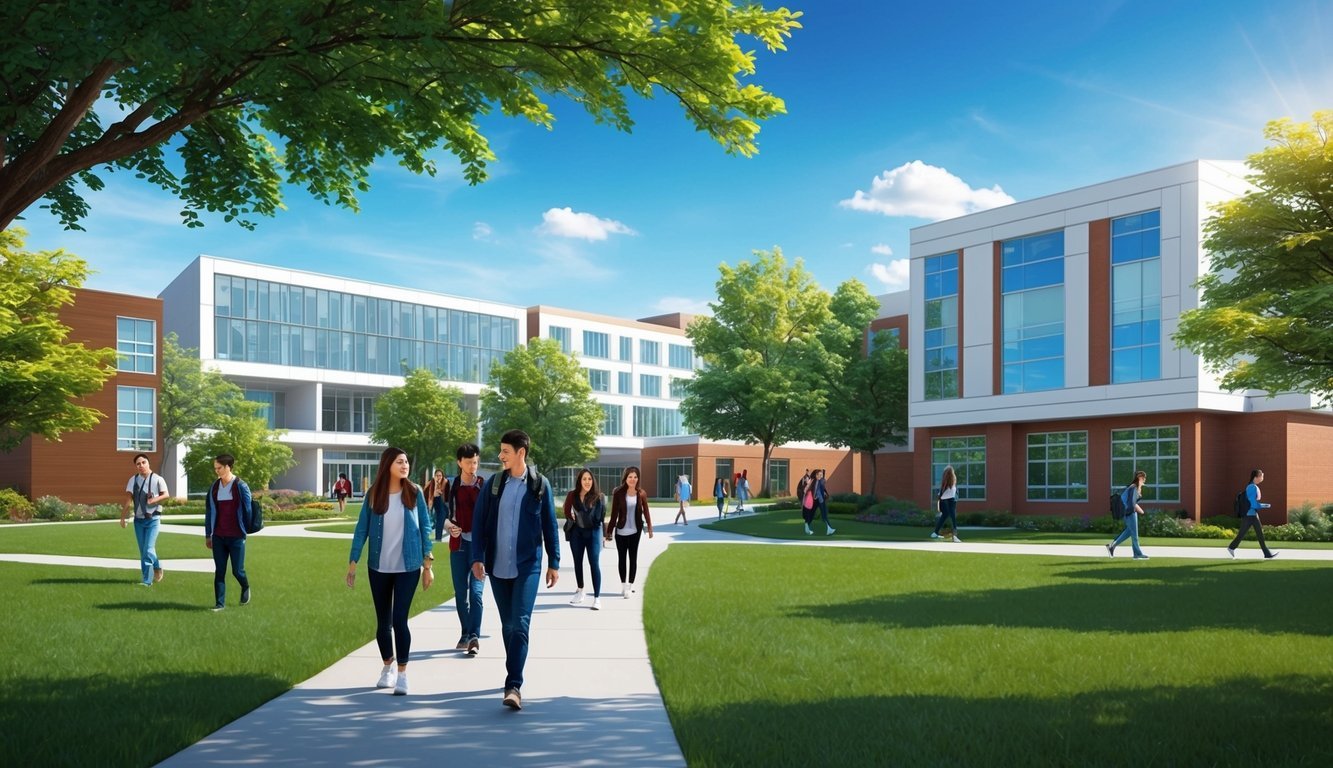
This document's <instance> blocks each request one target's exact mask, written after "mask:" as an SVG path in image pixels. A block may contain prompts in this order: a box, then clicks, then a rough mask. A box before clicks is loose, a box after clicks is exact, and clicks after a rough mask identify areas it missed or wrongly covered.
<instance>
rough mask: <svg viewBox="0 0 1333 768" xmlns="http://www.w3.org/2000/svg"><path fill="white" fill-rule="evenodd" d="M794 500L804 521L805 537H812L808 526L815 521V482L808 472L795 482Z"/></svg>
mask: <svg viewBox="0 0 1333 768" xmlns="http://www.w3.org/2000/svg"><path fill="white" fill-rule="evenodd" d="M796 500H797V501H798V502H800V504H801V519H802V520H804V521H805V535H806V536H813V535H814V533H815V532H814V531H813V530H811V529H810V524H811V523H813V522H814V521H815V481H814V480H813V479H812V478H811V477H810V470H808V469H807V470H806V471H805V473H804V474H802V475H801V479H800V480H798V481H797V482H796Z"/></svg>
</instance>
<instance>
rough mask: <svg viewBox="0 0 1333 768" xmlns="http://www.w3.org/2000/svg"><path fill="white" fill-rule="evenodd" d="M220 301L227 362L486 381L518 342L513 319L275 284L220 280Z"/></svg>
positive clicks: (217, 314)
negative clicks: (420, 373)
mask: <svg viewBox="0 0 1333 768" xmlns="http://www.w3.org/2000/svg"><path fill="white" fill-rule="evenodd" d="M213 302H214V303H213V306H214V309H213V312H214V337H213V341H214V346H215V353H214V354H216V356H217V357H218V359H220V360H245V361H248V362H253V363H270V364H274V365H288V366H300V367H306V368H327V369H334V370H343V371H356V372H359V373H379V374H389V375H402V374H403V373H404V372H406V371H409V370H413V369H416V368H425V369H427V370H430V371H432V372H434V373H435V375H436V376H439V377H440V378H443V379H448V380H451V381H467V382H474V383H480V382H485V381H487V380H489V379H490V375H491V366H492V365H495V364H497V363H499V362H500V361H501V360H503V359H504V356H505V353H507V352H508V351H509V350H511V349H513V348H514V347H515V346H517V345H518V321H517V320H516V319H514V318H511V317H498V316H495V315H485V314H481V313H477V312H464V311H460V310H452V309H444V308H441V307H429V306H425V305H421V304H412V303H409V302H401V301H390V300H388V299H380V298H376V297H374V296H356V295H353V294H349V293H341V292H339V291H324V290H317V289H314V288H304V287H302V286H299V285H286V284H284V283H275V282H270V281H267V280H255V279H251V278H243V277H232V276H230V275H217V276H215V278H214V296H213Z"/></svg>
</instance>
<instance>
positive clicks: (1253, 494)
mask: <svg viewBox="0 0 1333 768" xmlns="http://www.w3.org/2000/svg"><path fill="white" fill-rule="evenodd" d="M1263 481H1264V471H1263V470H1262V469H1256V470H1252V471H1251V472H1250V484H1249V485H1247V486H1245V490H1244V491H1242V492H1241V493H1240V494H1239V495H1237V496H1236V515H1237V516H1238V517H1240V519H1241V522H1240V530H1238V531H1236V538H1234V539H1232V540H1231V543H1230V544H1228V545H1227V554H1228V555H1230V556H1231V559H1232V560H1235V559H1236V547H1239V546H1240V543H1241V541H1243V540H1244V539H1245V533H1246V532H1247V531H1249V530H1250V528H1254V535H1255V536H1256V537H1257V538H1258V539H1259V548H1260V549H1262V550H1263V551H1264V559H1265V560H1272V559H1273V558H1275V557H1277V553H1276V552H1273V551H1272V550H1270V549H1269V548H1268V542H1266V541H1264V524H1263V523H1262V522H1260V520H1259V510H1261V509H1268V508H1269V507H1270V506H1272V505H1271V504H1265V503H1264V502H1262V501H1260V499H1261V498H1263V494H1262V493H1261V492H1260V491H1259V484H1260V483H1262V482H1263ZM1242 497H1243V500H1242Z"/></svg>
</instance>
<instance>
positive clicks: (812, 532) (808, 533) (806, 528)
mask: <svg viewBox="0 0 1333 768" xmlns="http://www.w3.org/2000/svg"><path fill="white" fill-rule="evenodd" d="M805 535H806V536H813V535H815V532H814V531H812V530H810V524H809V523H806V524H805Z"/></svg>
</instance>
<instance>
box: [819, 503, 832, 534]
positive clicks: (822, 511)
mask: <svg viewBox="0 0 1333 768" xmlns="http://www.w3.org/2000/svg"><path fill="white" fill-rule="evenodd" d="M819 516H820V517H822V518H824V527H825V528H832V527H833V526H831V525H829V522H828V499H827V498H824V499H820V500H819Z"/></svg>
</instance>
